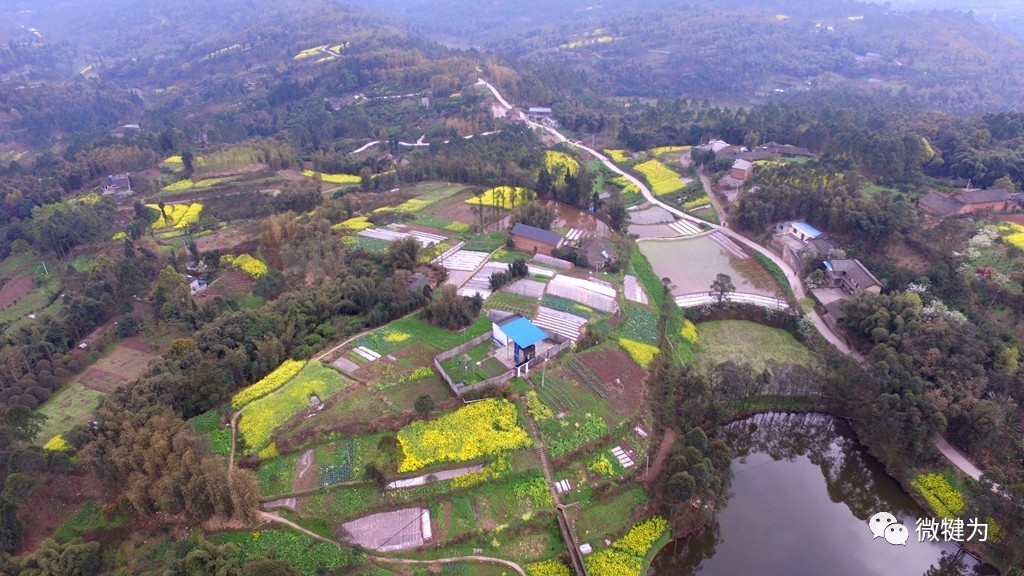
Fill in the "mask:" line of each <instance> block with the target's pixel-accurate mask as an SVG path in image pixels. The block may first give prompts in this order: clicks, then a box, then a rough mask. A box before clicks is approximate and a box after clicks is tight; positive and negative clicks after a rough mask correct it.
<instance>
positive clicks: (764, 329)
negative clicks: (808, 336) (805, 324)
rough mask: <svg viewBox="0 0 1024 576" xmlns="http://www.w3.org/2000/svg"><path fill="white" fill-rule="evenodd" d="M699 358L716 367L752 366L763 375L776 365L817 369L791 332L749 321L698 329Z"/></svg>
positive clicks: (811, 356) (719, 322)
mask: <svg viewBox="0 0 1024 576" xmlns="http://www.w3.org/2000/svg"><path fill="white" fill-rule="evenodd" d="M697 334H698V337H699V342H700V344H698V345H697V347H696V352H697V353H696V357H697V358H698V359H701V360H708V361H711V362H715V363H720V362H726V361H732V362H735V363H737V364H750V365H752V366H753V367H754V368H755V369H756V370H758V371H761V370H764V369H765V368H767V367H769V365H771V364H772V363H781V364H795V365H801V366H813V365H814V364H815V362H816V360H815V358H814V354H812V353H811V351H810V350H808V349H807V348H806V347H804V346H803V345H802V344H800V343H799V342H797V340H796V339H795V338H793V337H792V336H791V335H790V334H789V333H788V332H786V331H785V330H782V329H779V328H771V327H768V326H763V325H761V324H757V323H755V322H750V321H747V320H721V321H716V322H702V323H700V324H698V325H697Z"/></svg>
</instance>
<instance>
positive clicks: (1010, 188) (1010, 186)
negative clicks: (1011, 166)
mask: <svg viewBox="0 0 1024 576" xmlns="http://www.w3.org/2000/svg"><path fill="white" fill-rule="evenodd" d="M992 187H993V188H1003V189H1005V190H1006V191H1007V192H1009V193H1010V194H1013V193H1014V192H1016V191H1017V186H1016V185H1014V183H1013V180H1011V179H1010V177H1009V176H1003V177H1002V178H996V181H995V182H993V183H992Z"/></svg>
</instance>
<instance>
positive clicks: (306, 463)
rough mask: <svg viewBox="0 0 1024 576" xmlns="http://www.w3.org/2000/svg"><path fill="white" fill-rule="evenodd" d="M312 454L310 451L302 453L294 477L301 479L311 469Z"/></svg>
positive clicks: (312, 451)
mask: <svg viewBox="0 0 1024 576" xmlns="http://www.w3.org/2000/svg"><path fill="white" fill-rule="evenodd" d="M313 454H314V450H312V449H310V450H306V451H305V452H303V454H302V458H300V459H299V468H298V470H296V471H295V476H296V477H298V478H300V479H301V478H302V477H303V476H305V475H306V473H307V472H309V469H310V468H312V467H313Z"/></svg>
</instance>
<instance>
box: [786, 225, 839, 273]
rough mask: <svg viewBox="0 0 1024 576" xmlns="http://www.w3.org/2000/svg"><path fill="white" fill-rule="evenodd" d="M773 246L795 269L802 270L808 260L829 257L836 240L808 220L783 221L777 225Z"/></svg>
mask: <svg viewBox="0 0 1024 576" xmlns="http://www.w3.org/2000/svg"><path fill="white" fill-rule="evenodd" d="M772 246H774V247H775V248H777V249H778V250H779V254H781V255H782V259H783V260H784V261H785V262H786V264H789V265H790V266H791V267H792V268H793V269H794V270H802V269H803V268H804V266H805V264H806V263H807V261H808V260H811V259H815V258H828V256H829V253H830V252H831V251H832V249H834V248H836V244H835V242H833V241H832V240H830V239H828V238H827V237H826V236H825V234H824V233H823V232H822V231H820V230H818V229H817V228H815V227H814V226H811V225H810V224H808V223H806V222H801V221H797V222H783V223H781V224H778V225H777V226H776V227H775V235H773V236H772Z"/></svg>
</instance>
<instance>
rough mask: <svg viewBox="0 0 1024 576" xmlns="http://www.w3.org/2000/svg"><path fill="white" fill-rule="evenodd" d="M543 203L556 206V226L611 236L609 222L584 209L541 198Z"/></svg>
mask: <svg viewBox="0 0 1024 576" xmlns="http://www.w3.org/2000/svg"><path fill="white" fill-rule="evenodd" d="M541 204H543V205H545V206H548V207H550V208H554V209H555V212H556V213H557V214H558V216H557V217H556V218H555V222H554V228H576V229H577V230H582V231H583V233H584V236H601V237H604V238H607V237H609V236H611V228H609V227H608V225H607V224H605V223H604V222H602V221H600V220H598V219H597V218H595V217H594V216H592V215H591V214H588V213H586V212H584V211H583V210H580V209H578V208H573V207H571V206H566V205H565V204H562V203H561V202H553V201H551V200H541Z"/></svg>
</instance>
